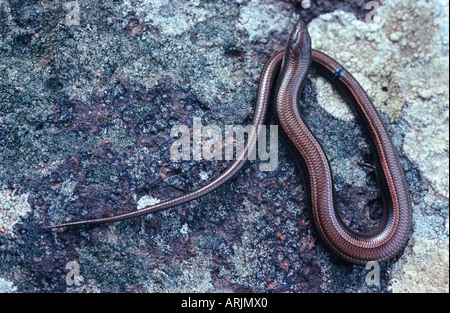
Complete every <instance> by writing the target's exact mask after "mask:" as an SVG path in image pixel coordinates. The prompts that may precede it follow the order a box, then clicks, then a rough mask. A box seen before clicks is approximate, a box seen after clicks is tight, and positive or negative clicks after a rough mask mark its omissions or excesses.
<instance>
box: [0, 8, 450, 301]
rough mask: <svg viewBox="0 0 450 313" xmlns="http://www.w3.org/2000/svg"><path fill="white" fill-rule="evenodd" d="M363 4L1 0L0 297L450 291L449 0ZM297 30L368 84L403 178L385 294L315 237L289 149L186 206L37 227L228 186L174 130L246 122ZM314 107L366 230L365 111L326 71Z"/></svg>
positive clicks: (338, 179)
mask: <svg viewBox="0 0 450 313" xmlns="http://www.w3.org/2000/svg"><path fill="white" fill-rule="evenodd" d="M366 3H367V1H363V0H346V1H325V0H323V1H322V0H320V1H319V0H317V1H310V7H309V8H308V9H304V7H303V6H302V4H301V1H287V0H286V1H275V0H272V1H257V0H240V1H227V0H209V1H200V0H197V1H163V0H158V1H149V0H105V1H89V0H77V1H56V0H54V1H50V0H44V1H31V0H30V1H24V0H8V1H5V0H0V292H15V291H19V292H45V291H51V292H67V291H68V292H180V291H181V292H404V291H410V292H411V291H412V292H414V291H432V292H443V291H448V185H449V184H448V166H449V165H448V96H449V91H448V85H449V78H448V53H449V50H448V1H446V0H433V1H423V0H421V1H413V0H404V1H399V0H395V1H383V3H382V5H381V6H380V7H379V9H378V10H376V14H377V16H378V17H379V22H378V24H375V25H373V24H370V25H369V24H367V23H366V21H365V20H366V16H367V14H368V13H370V12H372V13H374V12H375V11H373V10H372V11H369V10H366ZM380 3H381V1H380ZM77 10H78V11H79V15H78V14H77ZM298 19H305V20H307V21H308V22H309V28H310V32H311V36H312V39H313V46H314V47H315V48H318V49H321V50H323V51H325V52H327V53H329V54H330V55H332V56H334V57H335V58H336V59H337V60H339V61H340V62H342V63H343V64H345V65H346V67H347V68H348V69H349V70H350V71H351V72H352V73H353V74H354V75H355V76H356V78H357V79H358V80H360V82H361V84H362V85H363V86H364V88H365V89H366V90H367V91H368V94H369V95H370V97H371V98H372V99H373V100H374V103H375V105H376V106H377V108H378V109H379V111H380V113H381V116H382V118H383V120H384V121H385V122H386V125H387V127H388V129H389V131H390V132H391V134H392V137H393V140H394V142H395V144H396V146H397V147H398V149H399V155H400V158H401V161H402V164H403V165H404V168H405V173H406V178H407V180H408V184H409V187H410V190H411V198H412V202H413V208H414V229H413V234H412V236H411V239H410V241H409V243H408V246H407V248H406V249H405V250H404V251H403V252H402V253H401V254H400V255H399V256H397V257H396V258H395V259H394V260H391V261H389V262H386V263H384V264H382V265H381V266H380V284H379V285H375V286H371V285H368V284H367V283H366V274H367V273H368V272H369V269H365V268H364V267H363V266H354V265H350V264H347V263H345V262H342V261H340V260H339V259H338V258H337V257H335V256H334V255H332V254H331V253H330V252H329V251H328V250H327V249H326V248H325V246H324V245H323V243H322V242H321V241H320V240H319V239H318V238H319V237H318V234H317V232H316V230H315V228H314V224H313V222H312V219H311V216H310V213H309V211H308V209H307V207H306V201H305V200H306V195H305V193H304V189H303V183H302V180H301V178H300V176H299V173H298V170H297V169H296V167H295V162H294V160H293V159H292V157H291V156H290V154H289V152H288V150H287V149H286V147H285V146H284V145H283V143H282V142H281V141H280V147H279V166H278V167H277V168H276V170H275V171H271V172H261V171H259V164H258V162H253V161H252V162H249V164H248V165H247V166H246V167H245V168H244V169H243V170H242V171H241V172H240V173H239V174H238V175H236V177H235V178H234V179H233V180H232V181H231V182H230V183H228V184H226V185H224V186H223V187H221V188H220V189H219V190H217V191H216V192H214V193H212V194H210V195H208V196H206V197H204V198H202V199H199V200H197V201H194V202H192V203H189V204H186V205H183V206H181V207H179V208H175V209H171V210H169V211H165V212H159V213H156V214H153V215H150V216H146V217H142V218H136V219H132V220H127V221H124V222H120V223H114V224H109V225H98V226H87V227H79V228H70V229H59V230H54V231H44V230H41V229H40V228H39V226H40V225H45V224H49V223H57V222H62V221H66V220H80V219H86V218H98V217H104V216H111V215H114V214H118V213H123V212H129V211H133V210H136V209H137V207H140V206H142V204H143V203H152V202H153V203H154V202H155V201H158V200H160V201H161V200H165V199H170V198H173V197H176V196H180V195H183V194H186V193H187V192H189V191H190V190H193V189H195V188H198V187H200V186H202V185H204V184H205V183H206V182H207V181H209V180H210V179H212V178H214V177H216V176H217V175H218V174H219V173H220V172H222V171H223V170H224V169H225V168H226V167H227V165H229V164H230V163H229V162H226V161H206V160H202V161H183V162H179V163H175V162H173V161H172V160H171V159H170V154H169V151H170V147H171V145H172V143H173V142H174V138H172V137H171V136H170V130H171V129H172V127H173V126H174V125H178V124H183V125H187V126H188V127H192V123H193V117H200V118H201V120H202V123H203V125H208V124H216V125H218V126H220V127H224V126H225V125H247V124H249V123H250V122H251V119H252V116H253V107H254V104H255V99H256V92H257V87H258V81H259V75H260V73H261V70H262V67H263V66H264V63H265V62H266V61H267V60H268V58H269V57H270V56H271V55H273V54H274V53H275V52H277V51H279V50H281V49H283V47H284V45H285V43H286V40H287V37H288V35H289V32H290V30H291V28H292V26H293V24H294V23H295V21H296V20H298ZM302 109H303V111H304V114H305V116H306V117H307V119H308V123H309V124H310V126H311V128H312V129H313V130H314V132H315V133H316V134H317V136H318V138H319V139H320V140H321V141H323V143H324V148H325V150H326V152H327V154H328V156H329V158H330V162H331V164H332V167H333V171H334V174H335V184H336V191H337V194H338V199H337V200H338V208H339V211H340V212H341V214H342V216H343V218H344V220H345V221H347V222H348V223H349V225H350V227H352V228H353V229H355V230H361V231H364V230H367V229H373V228H374V227H376V225H377V223H378V222H379V220H380V214H381V209H380V203H381V201H380V197H379V193H378V190H377V186H376V178H375V175H374V172H373V170H372V169H371V168H370V167H367V166H361V165H360V164H361V163H372V161H373V155H372V153H371V150H370V148H371V146H370V141H369V140H368V139H367V136H365V133H364V130H363V128H362V127H361V125H360V124H359V123H358V119H357V118H355V116H354V114H353V111H352V110H351V109H348V108H347V109H346V101H345V100H344V99H343V98H342V97H341V95H340V94H339V93H338V92H337V91H336V90H335V89H333V88H332V86H331V84H329V82H328V81H326V80H324V79H323V78H321V77H319V76H318V75H317V74H315V73H314V72H313V73H311V75H310V79H309V80H308V82H307V84H306V87H305V91H304V93H303V96H302ZM268 123H273V118H269V121H268ZM72 261H75V262H76V263H75V264H78V266H79V267H76V268H74V267H73V264H74V262H72ZM69 262H72V263H69ZM68 264H69V265H68ZM71 271H72V272H71ZM70 272H71V274H72V273H73V272H79V275H76V276H77V277H79V278H80V279H79V280H77V281H75V282H79V285H76V284H72V283H73V282H74V280H73V279H74V277H75V276H73V275H69V276H68V277H67V279H66V275H67V274H68V273H70Z"/></svg>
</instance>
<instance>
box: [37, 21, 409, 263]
mask: <svg viewBox="0 0 450 313" xmlns="http://www.w3.org/2000/svg"><path fill="white" fill-rule="evenodd" d="M311 66H315V67H316V68H317V69H319V71H320V72H322V73H323V74H324V75H325V76H328V77H329V78H330V79H331V80H332V81H333V82H334V83H335V84H336V85H337V86H338V87H339V88H340V89H342V90H343V91H344V92H345V93H346V94H347V95H348V96H349V97H350V98H351V99H352V100H353V102H354V104H355V107H356V109H357V111H358V112H359V115H360V117H361V119H362V120H363V121H364V124H365V125H366V127H367V129H368V130H369V133H370V135H371V138H372V141H373V144H374V146H375V148H376V154H377V171H378V174H379V177H380V182H381V186H380V189H381V190H382V199H383V217H382V220H381V223H380V225H379V226H378V228H377V229H375V230H374V231H371V232H368V233H359V232H355V231H353V230H351V229H350V228H349V227H347V226H346V225H345V223H344V222H343V221H342V219H341V217H340V215H339V213H338V212H337V210H336V206H335V195H334V186H333V176H332V172H331V167H330V165H329V162H328V160H327V157H326V155H325V152H324V150H323V149H322V147H321V145H320V143H319V141H318V140H317V139H316V138H315V136H314V134H313V133H312V132H311V131H310V129H309V127H308V126H307V124H306V122H305V121H304V119H303V117H302V114H301V111H300V108H299V96H300V94H301V92H302V89H303V85H304V82H305V80H306V78H307V75H308V73H309V70H310V67H311ZM271 93H274V95H273V96H274V99H275V110H274V111H275V115H276V118H277V120H278V122H279V125H280V126H281V129H282V132H283V133H284V135H285V137H286V138H287V139H288V145H289V147H290V148H291V150H293V151H294V152H295V154H296V158H297V160H296V161H298V163H299V164H300V166H301V170H302V173H303V174H304V177H305V179H304V182H305V184H306V190H307V191H308V204H309V206H310V207H311V210H312V214H313V217H314V221H315V225H316V227H317V230H318V232H319V234H320V236H321V237H322V239H323V241H324V242H325V243H326V245H327V246H328V247H329V248H330V249H331V250H332V251H333V252H335V253H336V254H337V255H338V256H340V257H341V258H343V259H345V260H347V261H350V262H353V263H356V264H365V263H367V262H369V261H377V262H382V261H385V260H387V259H389V258H392V257H393V256H394V255H396V254H397V253H398V251H399V250H401V249H402V247H403V246H404V245H405V243H406V241H407V239H408V237H409V233H410V229H411V218H412V210H411V202H410V199H409V192H408V188H407V184H406V180H405V177H404V174H403V170H402V167H401V164H400V161H399V158H398V155H397V152H396V149H395V147H394V145H393V143H392V140H391V138H390V136H389V134H388V132H387V130H386V127H385V125H384V123H383V121H382V120H381V118H380V116H379V115H378V113H377V111H376V109H375V107H374V106H373V104H372V102H371V101H370V99H369V97H368V96H367V94H366V93H365V91H364V90H363V89H362V87H361V86H360V85H359V84H358V82H357V81H356V80H355V79H354V78H353V76H352V75H351V74H350V73H349V72H347V71H346V70H345V69H344V68H343V67H342V66H341V65H340V64H339V63H337V62H336V61H335V60H333V59H332V58H330V57H329V56H327V55H325V54H324V53H322V52H320V51H317V50H312V49H311V38H310V36H309V33H308V30H307V27H306V24H305V23H304V22H302V21H299V22H297V24H296V25H295V27H294V30H293V32H292V33H291V36H290V38H289V42H288V45H287V47H286V49H285V50H284V51H281V52H279V53H277V54H276V55H274V56H273V57H272V58H271V59H270V60H269V61H268V62H267V63H266V65H265V67H264V69H263V71H262V74H261V78H260V83H259V88H258V97H257V103H256V108H255V115H254V117H253V122H252V124H253V125H254V126H255V127H254V128H253V130H252V131H251V132H250V133H249V135H248V138H247V142H246V145H245V148H244V149H243V151H242V153H241V154H240V155H238V156H237V158H236V160H235V161H234V162H233V163H232V164H231V165H230V167H229V168H228V169H227V170H225V171H224V173H222V174H221V175H220V176H218V177H217V178H215V179H214V180H213V181H211V182H210V183H208V184H207V185H206V186H204V187H202V188H200V189H198V190H196V191H193V192H191V193H188V194H186V195H184V196H181V197H179V198H176V199H173V200H168V201H165V202H161V203H159V204H156V205H153V206H149V207H146V208H143V209H141V210H138V211H133V212H130V213H125V214H121V215H117V216H112V217H106V218H100V219H92V220H85V221H77V222H69V223H63V224H58V225H51V226H46V227H44V228H56V227H67V226H78V225H84V224H99V223H108V222H115V221H120V220H124V219H128V218H133V217H138V216H141V215H144V214H149V213H153V212H157V211H161V210H165V209H169V208H172V207H175V206H178V205H180V204H183V203H187V202H190V201H192V200H195V199H198V198H200V197H202V196H204V195H206V194H208V193H210V192H211V191H213V190H215V189H217V188H218V187H219V186H221V185H222V184H224V183H226V182H227V181H228V180H229V179H230V178H232V177H233V176H234V175H235V174H236V173H237V172H238V171H239V170H240V169H241V168H242V166H243V165H244V164H245V162H246V159H247V155H249V153H250V152H251V151H252V150H253V149H255V146H256V141H257V138H258V136H259V134H260V128H259V127H258V126H261V125H263V124H264V122H265V119H266V115H267V109H268V106H269V100H270V99H271Z"/></svg>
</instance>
